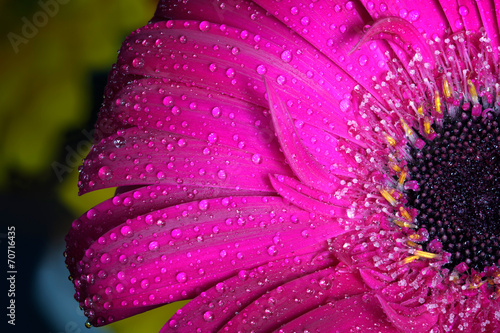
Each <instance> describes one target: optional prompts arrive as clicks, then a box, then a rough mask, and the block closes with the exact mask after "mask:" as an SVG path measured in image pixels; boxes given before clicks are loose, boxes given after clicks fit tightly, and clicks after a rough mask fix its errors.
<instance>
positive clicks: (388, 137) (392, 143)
mask: <svg viewBox="0 0 500 333" xmlns="http://www.w3.org/2000/svg"><path fill="white" fill-rule="evenodd" d="M385 138H386V139H387V142H389V144H390V145H391V146H393V147H394V146H395V145H396V140H394V138H393V137H391V136H389V135H386V136H385Z"/></svg>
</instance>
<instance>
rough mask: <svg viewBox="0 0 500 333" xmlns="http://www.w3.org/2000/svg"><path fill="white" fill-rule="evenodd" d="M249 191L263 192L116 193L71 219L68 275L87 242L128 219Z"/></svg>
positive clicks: (170, 189)
mask: <svg viewBox="0 0 500 333" xmlns="http://www.w3.org/2000/svg"><path fill="white" fill-rule="evenodd" d="M251 193H252V194H255V195H259V194H264V193H258V192H253V191H252V192H250V191H238V192H235V191H234V190H227V189H219V188H211V187H203V188H199V187H190V186H181V185H153V186H147V187H141V188H137V189H133V190H131V191H128V192H124V193H122V194H119V195H116V196H115V197H113V198H110V199H108V200H106V201H104V202H102V203H100V204H99V205H97V206H95V207H94V208H92V209H90V210H89V211H88V212H86V213H85V214H83V215H82V216H81V217H80V218H79V219H77V220H75V221H74V222H73V224H72V226H71V229H70V230H69V232H68V234H67V236H66V255H67V259H66V265H67V266H68V269H69V271H70V272H71V275H73V276H76V274H77V272H76V264H77V263H78V262H79V261H80V260H81V259H82V257H83V256H84V254H85V251H86V250H87V249H88V248H89V247H90V245H91V244H92V243H94V242H96V241H97V240H98V239H99V237H101V236H102V235H103V234H104V233H106V232H108V231H109V230H111V229H112V228H116V227H117V226H119V225H121V224H122V223H124V222H125V221H127V220H128V219H133V218H136V217H137V216H140V215H144V214H147V213H150V212H153V211H155V210H159V209H163V208H166V207H169V206H175V205H178V204H181V203H184V202H189V201H193V200H203V199H207V198H213V197H218V196H220V197H224V196H229V195H232V194H238V195H249V194H251ZM268 194H269V193H268Z"/></svg>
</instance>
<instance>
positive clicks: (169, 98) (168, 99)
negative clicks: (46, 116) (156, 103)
mask: <svg viewBox="0 0 500 333" xmlns="http://www.w3.org/2000/svg"><path fill="white" fill-rule="evenodd" d="M163 105H165V106H166V107H167V108H171V107H173V106H174V98H173V97H172V96H167V97H165V98H164V99H163Z"/></svg>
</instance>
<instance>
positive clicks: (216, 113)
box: [212, 106, 222, 118]
mask: <svg viewBox="0 0 500 333" xmlns="http://www.w3.org/2000/svg"><path fill="white" fill-rule="evenodd" d="M221 115H222V111H221V109H220V108H219V107H218V106H214V107H213V108H212V116H213V117H214V118H219V117H220V116H221Z"/></svg>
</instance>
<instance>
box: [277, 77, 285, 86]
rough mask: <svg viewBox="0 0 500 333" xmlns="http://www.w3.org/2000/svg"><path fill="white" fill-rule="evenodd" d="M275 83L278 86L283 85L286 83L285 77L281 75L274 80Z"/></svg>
mask: <svg viewBox="0 0 500 333" xmlns="http://www.w3.org/2000/svg"><path fill="white" fill-rule="evenodd" d="M276 82H278V84H279V85H284V84H285V83H286V77H284V76H283V75H279V76H278V77H277V78H276Z"/></svg>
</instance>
